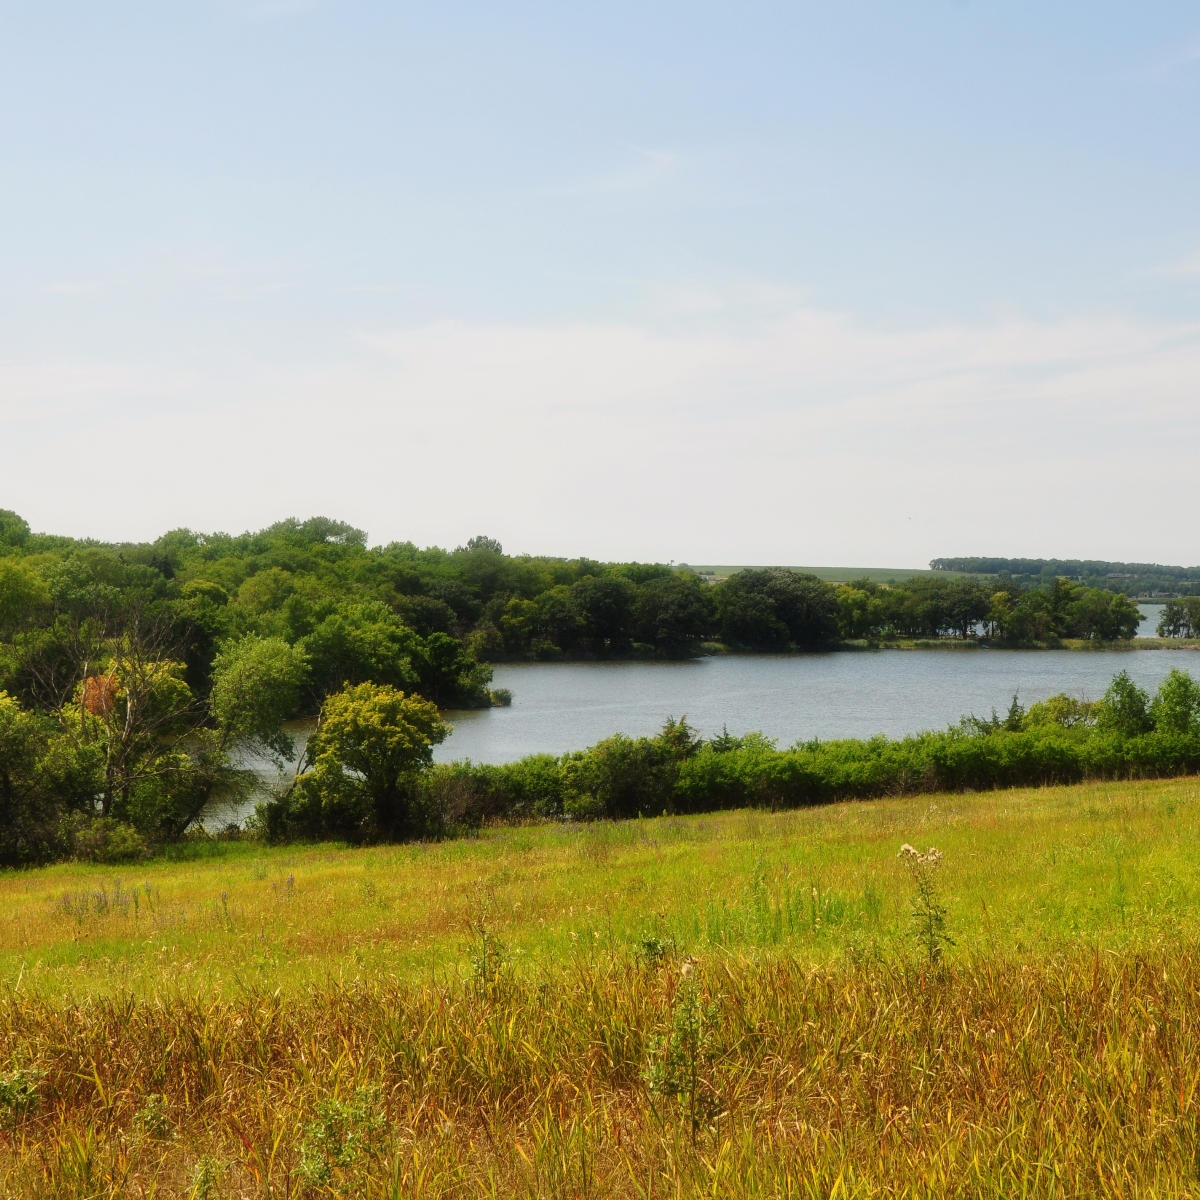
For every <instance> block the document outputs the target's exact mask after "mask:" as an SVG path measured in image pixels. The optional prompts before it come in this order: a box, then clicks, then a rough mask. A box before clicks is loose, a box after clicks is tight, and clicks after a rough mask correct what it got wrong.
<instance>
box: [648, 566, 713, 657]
mask: <svg viewBox="0 0 1200 1200" xmlns="http://www.w3.org/2000/svg"><path fill="white" fill-rule="evenodd" d="M713 615H714V611H713V602H712V595H711V593H710V589H709V587H708V585H707V584H706V583H704V582H702V581H701V580H700V579H699V578H698V577H697V576H695V575H691V574H671V575H663V576H659V577H658V578H656V579H650V580H649V581H647V582H646V583H644V584H642V586H641V587H639V588H638V594H637V601H636V604H635V609H634V629H635V633H636V636H637V638H638V640H639V641H643V642H649V643H650V644H651V645H652V646H654V648H655V649H656V650H664V651H666V652H667V653H669V654H680V653H683V652H684V651H686V650H688V649H689V648H691V647H693V646H695V644H696V643H697V642H699V641H702V640H703V639H704V638H705V637H707V636H708V635H709V632H710V630H711V629H712V624H713Z"/></svg>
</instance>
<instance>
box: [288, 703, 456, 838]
mask: <svg viewBox="0 0 1200 1200" xmlns="http://www.w3.org/2000/svg"><path fill="white" fill-rule="evenodd" d="M449 733H450V726H449V725H447V724H446V723H445V722H444V721H443V720H442V718H441V717H440V716H439V715H438V710H437V707H436V705H434V704H431V703H430V702H429V701H427V700H422V699H420V698H419V697H416V696H406V695H405V694H404V692H402V691H400V690H399V689H398V688H393V687H389V686H387V685H380V684H374V683H362V684H359V685H358V686H356V687H351V688H348V689H347V690H346V691H344V692H339V693H338V694H337V695H335V696H330V697H329V699H328V700H327V701H326V702H325V706H324V708H323V709H322V712H321V719H320V724H319V725H318V727H317V730H316V732H315V733H314V734H313V735H312V737H311V738H309V741H308V746H307V749H306V752H305V762H306V765H307V766H308V767H309V769H308V770H307V771H306V772H305V773H304V774H303V775H302V776H301V778H300V780H299V782H298V784H297V787H296V790H297V792H299V793H300V795H299V797H298V799H299V801H300V806H301V807H304V808H307V809H308V811H309V813H310V816H309V820H308V824H309V826H310V827H312V826H313V825H314V824H317V823H318V822H317V821H314V820H313V819H312V818H313V816H316V817H318V818H319V825H320V826H321V827H322V828H323V831H324V832H326V833H328V834H335V835H341V836H346V837H352V838H356V839H362V840H375V839H383V840H392V839H397V838H402V837H404V836H407V835H410V834H413V833H417V832H420V830H421V827H422V825H423V814H422V813H421V812H420V811H419V795H420V780H421V777H422V775H423V774H424V773H425V772H426V771H428V769H429V767H430V766H431V765H432V763H433V748H434V746H436V745H438V744H440V743H441V742H443V741H444V740H445V739H446V737H447V736H448V735H449Z"/></svg>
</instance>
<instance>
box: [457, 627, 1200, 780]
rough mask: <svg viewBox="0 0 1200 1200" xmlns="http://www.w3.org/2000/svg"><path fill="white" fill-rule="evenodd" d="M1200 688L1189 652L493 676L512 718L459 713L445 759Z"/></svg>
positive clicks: (612, 666)
mask: <svg viewBox="0 0 1200 1200" xmlns="http://www.w3.org/2000/svg"><path fill="white" fill-rule="evenodd" d="M1172 667H1180V668H1181V669H1183V670H1190V671H1191V672H1192V674H1193V675H1196V676H1200V654H1198V653H1197V652H1196V651H1190V650H1142V651H1137V650H1113V651H1096V652H1095V653H1089V652H1086V651H1078V650H1045V651H1032V650H959V651H955V650H876V651H869V650H868V651H861V652H854V653H851V652H841V653H835V654H802V655H790V656H788V657H774V656H771V657H766V656H763V657H756V656H738V657H730V658H703V659H698V660H695V661H691V662H680V663H537V664H520V665H517V664H513V665H508V666H499V667H497V668H496V684H497V685H498V686H501V687H507V688H511V689H512V691H513V695H514V700H513V705H512V707H511V708H493V709H484V710H481V711H476V712H454V713H450V714H448V715H449V719H450V721H451V722H452V723H453V725H454V733H453V734H452V735H451V737H450V738H449V739H448V740H447V741H446V743H445V744H444V745H443V746H441V747H439V752H438V755H437V757H438V759H439V760H441V761H448V760H450V759H456V758H471V759H474V760H475V761H477V762H510V761H512V760H513V759H516V758H520V757H521V756H522V755H524V754H532V753H534V752H535V751H549V752H550V753H552V754H561V753H563V752H565V751H567V750H579V749H582V748H583V747H584V746H589V745H591V744H592V743H593V742H596V741H599V740H600V739H601V738H604V737H607V736H608V735H609V734H612V733H617V732H620V733H627V734H630V735H637V734H650V733H655V732H657V731H658V730H659V729H660V728H661V727H662V724H663V722H664V721H665V720H666V719H667V717H669V716H674V717H682V716H683V715H684V714H686V715H687V719H688V723H689V724H690V725H693V726H694V727H695V728H696V729H698V730H699V731H700V732H701V733H702V734H704V735H705V736H711V735H713V734H718V733H720V732H721V730H722V728H723V727H725V726H727V727H728V729H729V732H730V733H746V732H748V731H750V730H762V732H763V733H765V734H766V735H767V736H768V737H773V738H778V739H779V744H780V745H781V746H787V745H790V744H791V743H792V742H795V741H799V740H805V741H807V740H808V739H810V738H814V737H819V738H822V739H828V738H838V737H870V736H871V735H872V734H876V733H886V734H888V735H890V736H892V737H900V736H903V735H904V734H908V733H918V732H920V731H921V730H924V729H942V728H945V726H947V725H949V724H951V723H953V722H956V721H957V720H958V718H959V717H960V716H962V715H963V714H964V713H971V712H974V713H977V714H978V715H980V716H985V715H988V714H990V713H991V710H992V708H993V706H994V707H995V708H997V709H999V710H1000V711H1001V712H1003V711H1004V710H1005V709H1006V708H1007V707H1008V704H1009V701H1010V700H1011V699H1012V695H1013V693H1014V692H1017V693H1019V695H1020V697H1021V702H1022V703H1023V704H1026V705H1028V704H1030V703H1032V702H1033V701H1034V700H1043V699H1045V698H1046V697H1047V696H1052V695H1054V694H1055V693H1057V692H1071V693H1072V694H1074V695H1078V696H1083V697H1085V698H1087V699H1093V700H1094V699H1097V698H1098V697H1099V696H1101V695H1103V693H1104V690H1105V688H1107V687H1108V684H1109V680H1111V679H1112V677H1113V675H1115V674H1116V673H1117V672H1118V671H1120V670H1127V671H1128V672H1129V674H1130V675H1131V676H1132V677H1133V679H1135V680H1136V681H1137V682H1138V683H1139V684H1141V686H1142V687H1145V688H1149V689H1151V690H1153V689H1154V688H1155V687H1156V686H1157V685H1158V682H1159V680H1160V679H1162V677H1163V676H1164V675H1165V674H1166V673H1167V672H1168V671H1169V670H1170V669H1171V668H1172Z"/></svg>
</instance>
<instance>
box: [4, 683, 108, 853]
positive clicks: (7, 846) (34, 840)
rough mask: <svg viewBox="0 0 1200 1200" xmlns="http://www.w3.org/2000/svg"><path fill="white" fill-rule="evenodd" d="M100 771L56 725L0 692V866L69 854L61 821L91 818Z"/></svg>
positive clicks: (89, 755) (92, 756)
mask: <svg viewBox="0 0 1200 1200" xmlns="http://www.w3.org/2000/svg"><path fill="white" fill-rule="evenodd" d="M100 766H101V764H100V761H99V757H98V755H96V754H95V753H93V752H91V751H89V750H88V749H86V748H80V747H78V746H77V745H75V744H74V743H73V742H71V741H70V740H69V739H67V738H65V737H63V736H62V734H61V733H60V732H59V731H58V729H57V726H56V724H55V722H54V721H52V720H50V719H48V718H46V717H44V716H41V715H39V714H36V713H30V712H26V711H25V710H23V709H22V708H21V706H20V705H19V704H18V703H17V701H16V700H15V699H13V697H11V696H9V695H8V694H7V693H6V692H0V866H5V867H16V866H22V865H26V864H30V863H42V862H47V861H49V860H51V859H53V858H57V857H59V856H61V855H62V854H63V853H65V852H67V851H68V849H69V845H68V844H67V842H66V841H65V840H64V833H65V831H64V819H65V818H66V817H68V816H69V815H71V814H72V813H79V814H90V813H91V812H92V809H93V798H94V796H95V794H96V793H97V792H98V791H99V789H100V786H101V771H100Z"/></svg>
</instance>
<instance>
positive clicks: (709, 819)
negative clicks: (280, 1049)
mask: <svg viewBox="0 0 1200 1200" xmlns="http://www.w3.org/2000/svg"><path fill="white" fill-rule="evenodd" d="M1198 834H1200V783H1198V781H1197V780H1195V779H1177V780H1169V781H1155V782H1138V783H1107V784H1096V785H1080V786H1077V787H1066V788H1043V789H1024V790H1014V791H1006V792H994V793H983V794H978V795H975V794H968V795H939V796H934V797H932V798H931V797H929V796H919V797H913V798H903V799H889V800H881V801H875V802H857V803H847V804H837V805H830V806H828V807H825V808H817V809H806V810H801V811H795V812H782V813H769V812H759V811H745V812H733V813H723V814H717V815H711V816H693V817H677V818H659V819H654V820H642V821H630V822H624V823H612V824H610V823H601V824H596V825H584V826H575V825H558V824H543V825H529V826H519V827H507V828H496V829H489V830H485V831H484V832H483V833H482V835H481V836H479V837H477V838H472V839H464V840H459V841H447V842H441V843H436V844H426V845H410V846H400V847H378V848H368V849H351V848H347V847H342V846H335V845H321V846H313V847H305V848H297V847H289V848H283V849H268V848H263V847H258V846H255V845H253V844H245V843H215V844H213V845H212V846H211V847H208V848H202V849H205V851H206V854H207V855H208V856H206V857H199V858H196V859H195V860H194V861H165V860H158V861H154V862H150V863H146V864H143V865H139V866H126V867H103V868H101V867H96V866H88V865H82V864H71V865H62V866H56V867H51V868H47V869H44V870H38V871H26V872H17V873H8V874H6V875H4V876H3V877H0V911H2V912H3V913H4V917H3V919H2V921H0V984H3V985H6V986H9V987H14V986H17V981H18V980H19V981H20V986H21V987H22V988H30V989H35V990H37V991H38V992H41V993H46V994H62V995H66V994H69V995H73V996H79V995H87V994H96V993H99V992H113V991H124V990H130V991H134V992H137V993H139V994H153V993H154V992H155V991H157V990H159V989H161V988H162V987H164V986H185V987H187V988H189V989H192V990H196V989H199V990H203V991H205V992H210V991H211V992H217V993H228V992H230V991H231V990H234V991H236V990H238V989H242V988H245V987H250V986H253V987H256V988H266V989H268V990H270V991H274V990H275V989H276V988H283V989H285V990H293V991H297V990H304V989H306V988H308V987H310V986H312V985H314V984H317V983H319V982H321V981H324V980H327V979H329V978H330V977H333V978H337V979H343V980H354V979H366V978H379V977H388V978H396V979H401V980H411V979H429V978H436V979H446V978H452V977H455V976H457V975H459V974H463V973H465V972H467V971H468V968H469V954H470V944H471V943H472V941H473V939H474V936H475V935H474V934H473V933H472V932H471V928H472V927H473V926H477V925H478V923H479V922H480V921H484V922H485V923H486V924H487V926H488V927H489V928H490V929H492V930H493V931H494V933H495V935H496V936H497V937H499V938H501V939H502V940H503V941H504V942H505V944H507V945H508V946H509V947H510V949H511V951H512V953H513V955H514V956H515V959H516V961H517V963H518V964H519V965H520V967H521V969H526V968H530V969H532V968H533V967H535V966H537V965H540V964H544V963H547V962H554V961H556V960H559V959H562V958H563V957H564V956H574V955H580V954H582V955H584V956H603V955H605V954H608V953H610V952H614V951H622V950H627V949H629V948H632V947H634V946H636V945H637V944H638V943H639V942H640V941H641V939H642V938H643V937H645V936H656V937H659V938H661V939H666V940H668V941H670V942H672V943H673V944H674V946H675V947H676V949H677V952H678V953H679V954H681V955H682V954H703V953H707V952H709V951H713V952H717V953H721V954H728V953H733V954H737V953H744V952H757V951H761V950H771V951H774V952H786V953H789V954H794V955H797V956H801V957H803V958H805V959H808V960H812V961H822V960H828V959H831V958H837V957H839V956H842V955H844V954H845V953H846V952H847V950H848V949H850V950H854V949H856V948H861V947H863V946H865V945H871V946H876V947H879V948H882V949H883V950H885V951H887V952H889V953H890V952H898V951H899V950H900V949H901V948H902V947H903V946H904V945H905V943H906V939H907V937H908V922H909V917H908V906H909V900H908V895H909V884H908V880H907V877H906V875H905V873H904V871H903V869H902V866H901V864H899V863H898V861H897V858H896V854H897V851H898V850H899V847H900V845H901V844H902V843H903V842H912V843H913V844H915V845H918V846H920V847H921V848H922V849H923V848H925V847H926V846H927V845H929V844H935V845H937V847H938V848H939V849H940V850H941V851H942V852H943V854H944V855H945V863H944V866H943V868H942V871H941V887H942V890H943V892H944V894H945V897H946V901H947V903H948V905H949V908H950V921H951V926H952V929H953V936H954V937H955V940H956V942H957V945H958V949H957V951H956V953H958V954H960V955H977V954H983V953H988V952H992V951H994V950H1003V951H1005V952H1016V953H1025V952H1028V951H1035V950H1036V951H1042V950H1047V949H1054V948H1061V947H1062V946H1064V945H1071V944H1076V943H1080V942H1083V943H1086V944H1088V945H1099V946H1103V947H1105V948H1114V949H1115V948H1120V947H1123V946H1126V945H1128V944H1130V943H1135V944H1145V943H1146V942H1148V941H1153V940H1154V939H1163V938H1171V937H1176V936H1180V935H1187V936H1192V935H1193V934H1196V933H1200V924H1198V919H1200V836H1198ZM193 853H198V851H193ZM289 879H290V880H291V881H292V882H290V883H289V882H288V880H289ZM814 893H815V895H814Z"/></svg>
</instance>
